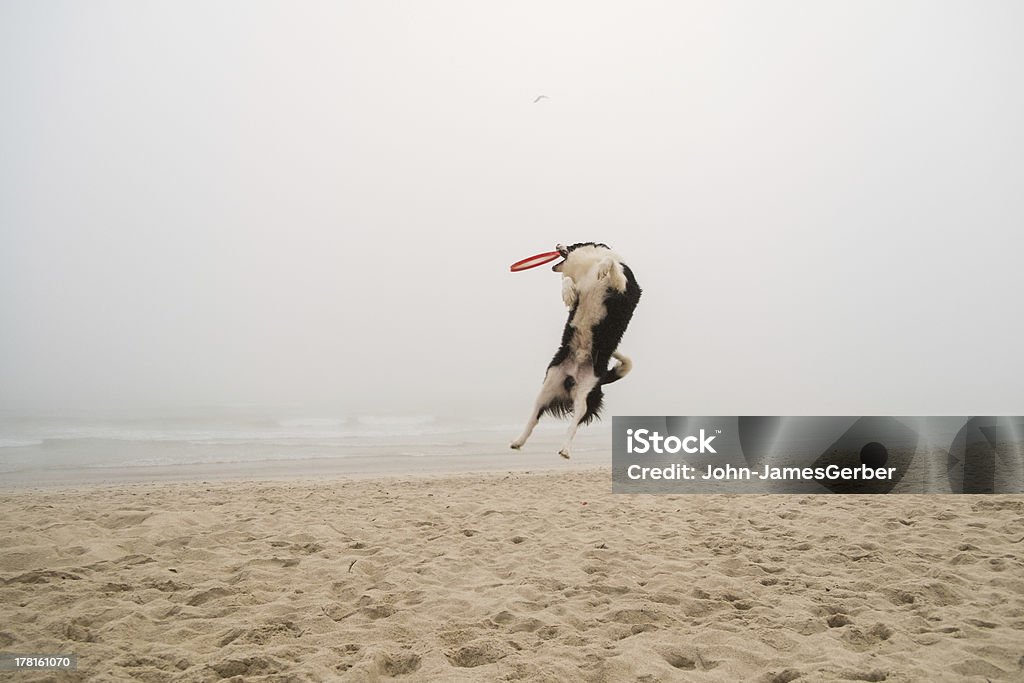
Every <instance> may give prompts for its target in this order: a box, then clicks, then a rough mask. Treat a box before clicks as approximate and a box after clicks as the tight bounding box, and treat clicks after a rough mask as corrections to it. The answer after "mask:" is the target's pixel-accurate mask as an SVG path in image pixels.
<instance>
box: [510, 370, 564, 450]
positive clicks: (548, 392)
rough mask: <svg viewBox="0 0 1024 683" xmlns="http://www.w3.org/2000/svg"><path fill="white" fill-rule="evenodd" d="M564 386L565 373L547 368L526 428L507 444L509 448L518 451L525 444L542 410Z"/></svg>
mask: <svg viewBox="0 0 1024 683" xmlns="http://www.w3.org/2000/svg"><path fill="white" fill-rule="evenodd" d="M564 384H565V371H564V370H562V369H561V368H559V367H557V366H556V367H551V368H548V372H547V374H546V375H544V383H543V384H542V385H541V387H540V393H539V394H537V400H536V401H534V402H533V411H532V412H531V413H530V417H529V419H528V420H527V421H526V426H525V427H524V428H523V433H522V434H520V435H519V438H518V439H516V440H515V441H513V442H512V443H510V444H509V448H514V449H515V450H517V451H518V450H519V449H520V448H522V447H523V444H525V443H526V440H527V439H529V438H530V435H531V434H533V428H534V427H536V426H537V423H538V422H540V416H541V414H542V413H543V412H544V409H545V408H547V407H548V405H549V404H550V403H551V401H553V400H554V399H555V398H557V397H558V395H559V394H560V393H561V392H563V391H564V388H563V386H564Z"/></svg>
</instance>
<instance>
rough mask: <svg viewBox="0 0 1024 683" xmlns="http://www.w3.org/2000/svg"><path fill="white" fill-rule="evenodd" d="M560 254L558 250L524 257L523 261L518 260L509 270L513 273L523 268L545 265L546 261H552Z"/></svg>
mask: <svg viewBox="0 0 1024 683" xmlns="http://www.w3.org/2000/svg"><path fill="white" fill-rule="evenodd" d="M559 256H561V254H559V253H558V252H557V251H546V252H544V253H543V254H537V255H536V256H531V257H529V258H524V259H523V260H522V261H516V262H515V263H513V264H512V265H511V266H510V267H509V270H511V271H512V272H513V273H518V272H519V271H521V270H529V269H530V268H536V267H537V266H543V265H544V264H545V263H551V262H552V261H554V260H555V259H556V258H558V257H559Z"/></svg>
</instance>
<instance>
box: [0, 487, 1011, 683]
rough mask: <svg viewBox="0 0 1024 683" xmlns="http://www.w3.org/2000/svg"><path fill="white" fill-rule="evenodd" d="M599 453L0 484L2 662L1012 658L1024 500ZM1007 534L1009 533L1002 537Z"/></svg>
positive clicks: (880, 666)
mask: <svg viewBox="0 0 1024 683" xmlns="http://www.w3.org/2000/svg"><path fill="white" fill-rule="evenodd" d="M610 491H611V485H610V475H609V472H608V470H607V469H605V468H599V469H595V468H589V469H587V468H580V469H575V470H565V471H546V472H508V473H497V474H493V473H492V474H472V475H460V476H450V475H446V476H435V477H419V478H408V477H407V478H389V479H384V478H378V479H340V480H323V481H289V482H246V483H242V482H190V483H159V484H124V485H116V486H94V487H88V488H79V489H35V490H19V491H7V492H4V493H2V494H0V511H2V514H0V520H2V522H0V539H2V541H0V542H2V547H3V552H2V554H0V579H2V581H0V650H3V651H5V652H14V653H26V654H27V653H33V654H38V653H51V654H54V653H62V654H76V655H78V657H79V664H78V670H77V671H76V672H73V673H61V674H56V675H55V674H53V673H27V672H20V673H17V674H9V676H10V680H18V681H43V680H83V681H85V680H97V681H109V680H141V681H217V680H236V681H327V680H353V681H363V680H367V681H373V680H386V679H391V678H398V679H402V680H411V681H449V680H453V681H491V680H522V681H556V680H558V681H571V680H581V681H620V680H639V681H737V680H753V681H765V682H774V683H780V682H785V681H833V680H834V681H850V680H854V681H857V680H859V681H979V682H983V681H986V680H991V681H1003V680H1007V681H1009V680H1021V679H1022V678H1024V671H1022V667H1024V562H1022V561H1021V559H1020V558H1021V551H1022V549H1024V545H1022V544H1021V543H1020V542H1019V541H1020V539H1021V537H1022V536H1024V500H1021V499H1020V497H1013V496H984V497H983V496H875V497H869V496H709V495H705V496H699V495H694V496H653V495H637V496H628V495H613V494H612V493H611V492H610ZM1015 541H1016V543H1015Z"/></svg>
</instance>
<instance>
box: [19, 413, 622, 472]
mask: <svg viewBox="0 0 1024 683" xmlns="http://www.w3.org/2000/svg"><path fill="white" fill-rule="evenodd" d="M521 428H522V424H521V423H519V422H516V421H515V420H514V419H512V418H508V417H490V418H487V417H479V418H467V417H446V416H435V415H352V416H338V415H329V414H310V415H305V414H297V413H294V412H282V413H280V414H277V415H274V414H272V413H267V412H262V411H244V410H219V411H210V412H209V413H201V414H184V415H182V414H176V415H155V416H154V415H149V416H145V417H138V416H132V417H128V416H117V415H102V416H97V415H90V416H82V415H74V416H68V415H52V414H51V415H19V414H15V413H10V412H8V413H6V414H3V415H0V485H6V486H25V485H33V486H35V485H48V484H52V485H63V486H67V485H75V484H93V483H102V482H124V481H140V482H141V481H151V480H152V481H158V480H159V481H163V480H167V479H183V480H193V479H202V478H204V477H210V478H218V479H224V478H240V479H245V478H250V477H257V478H268V477H270V478H278V477H305V476H310V477H319V476H325V475H339V476H345V475H373V474H382V475H388V474H396V475H397V474H415V473H425V474H430V473H454V472H461V471H487V470H496V469H497V470H500V469H503V468H507V469H521V468H523V467H549V466H550V467H557V466H564V465H563V463H564V460H563V459H562V458H560V457H558V455H557V451H558V448H559V445H560V443H561V438H562V435H563V434H564V431H565V428H566V423H564V422H560V421H554V420H547V421H544V422H542V423H541V424H540V425H539V426H538V427H537V430H536V431H535V432H534V436H533V438H532V439H531V441H530V443H528V444H527V446H526V447H525V448H524V449H523V451H521V452H516V451H513V450H511V449H509V447H508V443H509V441H511V439H512V438H513V437H515V436H516V435H517V434H518V433H519V431H520V430H521ZM575 446H576V447H575V449H574V463H580V462H583V463H587V464H610V462H611V423H610V420H608V421H607V422H606V423H604V424H600V425H595V426H590V427H585V428H582V429H581V431H580V434H579V435H578V436H577V440H576V444H575Z"/></svg>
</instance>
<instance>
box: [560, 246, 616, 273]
mask: <svg viewBox="0 0 1024 683" xmlns="http://www.w3.org/2000/svg"><path fill="white" fill-rule="evenodd" d="M555 249H557V250H558V253H559V254H561V255H562V260H561V261H559V262H558V263H556V264H555V265H553V266H551V270H553V271H555V272H556V273H561V274H562V275H563V276H565V277H569V278H572V279H573V280H577V279H579V278H580V277H582V275H583V274H584V273H586V272H587V271H588V270H590V267H591V266H592V265H594V264H595V263H597V262H599V261H601V260H602V259H603V258H605V257H606V256H608V255H609V254H610V253H611V247H609V246H608V245H607V244H602V243H601V242H577V243H576V244H570V245H569V246H565V245H562V244H559V245H557V246H555Z"/></svg>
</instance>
